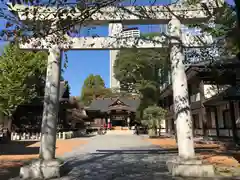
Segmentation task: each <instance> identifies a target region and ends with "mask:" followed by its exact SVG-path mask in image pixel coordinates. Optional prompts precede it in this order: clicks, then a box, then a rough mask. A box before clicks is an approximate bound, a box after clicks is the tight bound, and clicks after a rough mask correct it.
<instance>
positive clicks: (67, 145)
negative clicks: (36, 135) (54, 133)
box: [0, 139, 87, 180]
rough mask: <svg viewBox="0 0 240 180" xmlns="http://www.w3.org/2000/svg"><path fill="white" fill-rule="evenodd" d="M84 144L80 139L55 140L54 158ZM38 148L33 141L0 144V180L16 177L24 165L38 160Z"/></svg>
mask: <svg viewBox="0 0 240 180" xmlns="http://www.w3.org/2000/svg"><path fill="white" fill-rule="evenodd" d="M86 143H87V141H86V140H81V139H68V140H57V142H56V156H57V157H59V156H61V155H63V154H64V153H67V152H71V151H72V149H73V148H75V147H78V146H80V145H83V144H86ZM39 147H40V142H33V141H25V142H23V141H18V142H17V141H16V142H11V143H9V144H0V179H1V180H7V179H9V178H11V177H15V176H17V175H18V173H19V169H20V167H21V166H22V165H23V164H24V163H26V162H28V161H30V160H33V159H37V158H38V156H39V155H38V153H39Z"/></svg>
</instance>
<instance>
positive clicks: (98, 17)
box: [13, 0, 223, 178]
mask: <svg viewBox="0 0 240 180" xmlns="http://www.w3.org/2000/svg"><path fill="white" fill-rule="evenodd" d="M213 1H214V2H213ZM213 1H209V2H207V5H206V6H208V7H209V8H208V11H210V12H213V10H214V9H216V8H218V7H219V5H221V4H223V2H222V1H221V0H213ZM25 8H26V7H25V6H15V7H13V9H14V10H15V11H17V12H18V16H19V18H20V20H22V21H24V20H26V19H28V20H33V19H34V20H39V21H41V20H46V17H47V19H49V20H54V19H55V17H54V16H52V15H51V12H54V11H56V10H57V9H55V8H47V9H48V12H49V15H47V13H48V12H47V11H46V8H44V7H37V8H38V14H36V15H33V9H34V8H36V7H28V12H29V13H27V14H26V13H24V10H25ZM126 9H128V10H129V12H128V11H123V10H121V9H120V8H118V7H107V8H105V9H104V10H102V13H95V14H93V15H92V17H91V18H92V20H91V23H90V24H92V25H94V24H97V25H100V24H102V25H106V24H109V28H110V29H112V30H110V31H109V37H94V38H93V37H81V38H74V37H69V36H67V35H64V36H65V41H64V42H62V43H58V44H57V43H55V44H53V43H52V42H53V41H52V40H53V39H54V38H58V37H55V36H54V35H52V36H48V37H45V38H35V39H34V38H32V39H30V41H29V43H25V44H20V45H19V46H20V48H21V49H27V50H33V49H34V50H47V51H48V52H49V56H48V66H47V79H46V87H45V99H44V110H43V119H42V130H41V131H42V137H41V147H40V158H41V159H42V160H43V161H42V162H41V163H39V162H37V163H35V164H33V165H32V166H34V167H36V166H37V167H38V168H35V170H33V169H34V168H31V167H32V166H27V167H23V168H21V171H20V175H21V176H22V177H24V178H29V177H30V178H37V177H45V178H46V177H53V176H56V174H57V175H59V168H58V167H59V164H58V163H56V162H55V161H54V158H55V144H56V123H57V118H58V104H59V98H58V96H59V83H60V72H61V51H62V50H74V49H77V50H83V49H88V50H91V49H92V50H93V49H99V50H100V49H101V50H102V49H109V50H115V49H122V48H170V61H171V74H172V87H173V96H174V99H173V100H174V112H175V116H176V126H177V137H178V153H179V157H181V158H182V159H184V160H187V159H194V157H195V151H194V142H193V134H192V121H191V115H190V105H189V99H188V89H187V80H186V74H185V70H184V64H183V60H184V54H183V46H186V47H199V46H206V44H210V45H211V42H209V39H207V38H205V39H204V38H200V40H199V39H198V38H197V39H195V38H194V37H188V40H189V39H192V40H190V41H188V42H186V41H185V42H184V41H182V33H181V24H189V23H192V22H204V21H207V20H208V19H209V15H208V13H207V12H206V10H205V9H204V8H203V7H202V4H198V5H194V6H187V5H184V4H174V5H169V6H168V7H164V6H151V7H150V6H145V7H144V9H145V11H146V14H148V18H140V17H141V14H140V12H139V11H138V10H137V8H136V7H133V6H130V7H127V8H126ZM116 10H117V11H116ZM116 12H117V13H116ZM130 12H131V13H130ZM80 14H81V12H78V11H77V10H76V13H75V14H73V15H72V16H73V17H74V18H76V17H78V16H79V15H80ZM63 16H64V15H63ZM120 22H121V23H120ZM122 24H168V27H169V30H168V36H170V38H167V37H166V36H164V35H163V36H160V37H156V38H154V39H153V40H146V39H139V38H134V37H131V38H121V37H119V36H118V35H119V33H120V32H121V31H122ZM169 39H170V40H169ZM49 161H51V163H52V164H51V165H52V166H51V167H55V169H54V168H52V169H51V168H49V165H48V163H49ZM44 162H46V163H44ZM178 163H179V162H178ZM188 163H189V162H188ZM195 164H196V163H195ZM191 167H193V165H191V166H190V168H191ZM50 169H51V170H52V171H54V172H56V173H55V174H54V173H49V170H50ZM33 171H34V173H32V172H33ZM173 171H174V172H173ZM176 171H178V170H172V173H173V174H174V175H180V174H181V175H186V174H183V173H182V172H180V171H179V172H176ZM193 171H194V170H193ZM190 173H191V172H190ZM202 173H205V171H203V172H202ZM190 175H196V173H195V174H194V172H193V174H190Z"/></svg>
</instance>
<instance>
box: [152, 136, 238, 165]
mask: <svg viewBox="0 0 240 180" xmlns="http://www.w3.org/2000/svg"><path fill="white" fill-rule="evenodd" d="M147 141H150V142H151V143H152V144H154V145H159V146H160V147H161V148H164V149H168V150H174V149H176V148H177V144H176V141H175V139H173V138H158V139H147ZM195 148H196V149H197V150H198V152H197V156H198V157H199V158H201V159H202V160H203V161H204V162H206V163H211V164H215V165H219V166H231V167H240V164H239V162H240V151H234V152H233V151H229V150H227V149H226V147H224V145H220V144H198V143H195ZM201 149H208V150H207V151H204V152H201Z"/></svg>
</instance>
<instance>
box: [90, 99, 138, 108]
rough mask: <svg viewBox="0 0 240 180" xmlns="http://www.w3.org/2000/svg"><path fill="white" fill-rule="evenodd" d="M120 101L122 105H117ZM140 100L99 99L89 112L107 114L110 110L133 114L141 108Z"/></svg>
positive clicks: (92, 104) (93, 103)
mask: <svg viewBox="0 0 240 180" xmlns="http://www.w3.org/2000/svg"><path fill="white" fill-rule="evenodd" d="M117 101H119V102H120V103H121V104H119V105H118V104H116V106H115V105H114V103H116V102H117ZM139 104H140V100H139V99H132V98H124V97H120V98H99V99H95V100H93V101H92V103H91V104H90V106H89V108H87V110H89V111H101V112H107V111H109V110H114V109H116V110H121V109H122V110H127V111H131V112H136V111H137V108H138V107H139Z"/></svg>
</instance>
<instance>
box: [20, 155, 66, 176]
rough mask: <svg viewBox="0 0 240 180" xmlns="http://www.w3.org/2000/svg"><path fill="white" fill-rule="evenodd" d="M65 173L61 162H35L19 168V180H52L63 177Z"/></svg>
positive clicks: (55, 160)
mask: <svg viewBox="0 0 240 180" xmlns="http://www.w3.org/2000/svg"><path fill="white" fill-rule="evenodd" d="M65 172H66V167H64V165H63V162H61V161H59V160H57V159H54V160H36V161H33V162H32V163H31V164H30V165H26V166H23V167H21V169H20V178H21V179H52V178H59V177H61V176H63V175H64V174H65Z"/></svg>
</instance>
